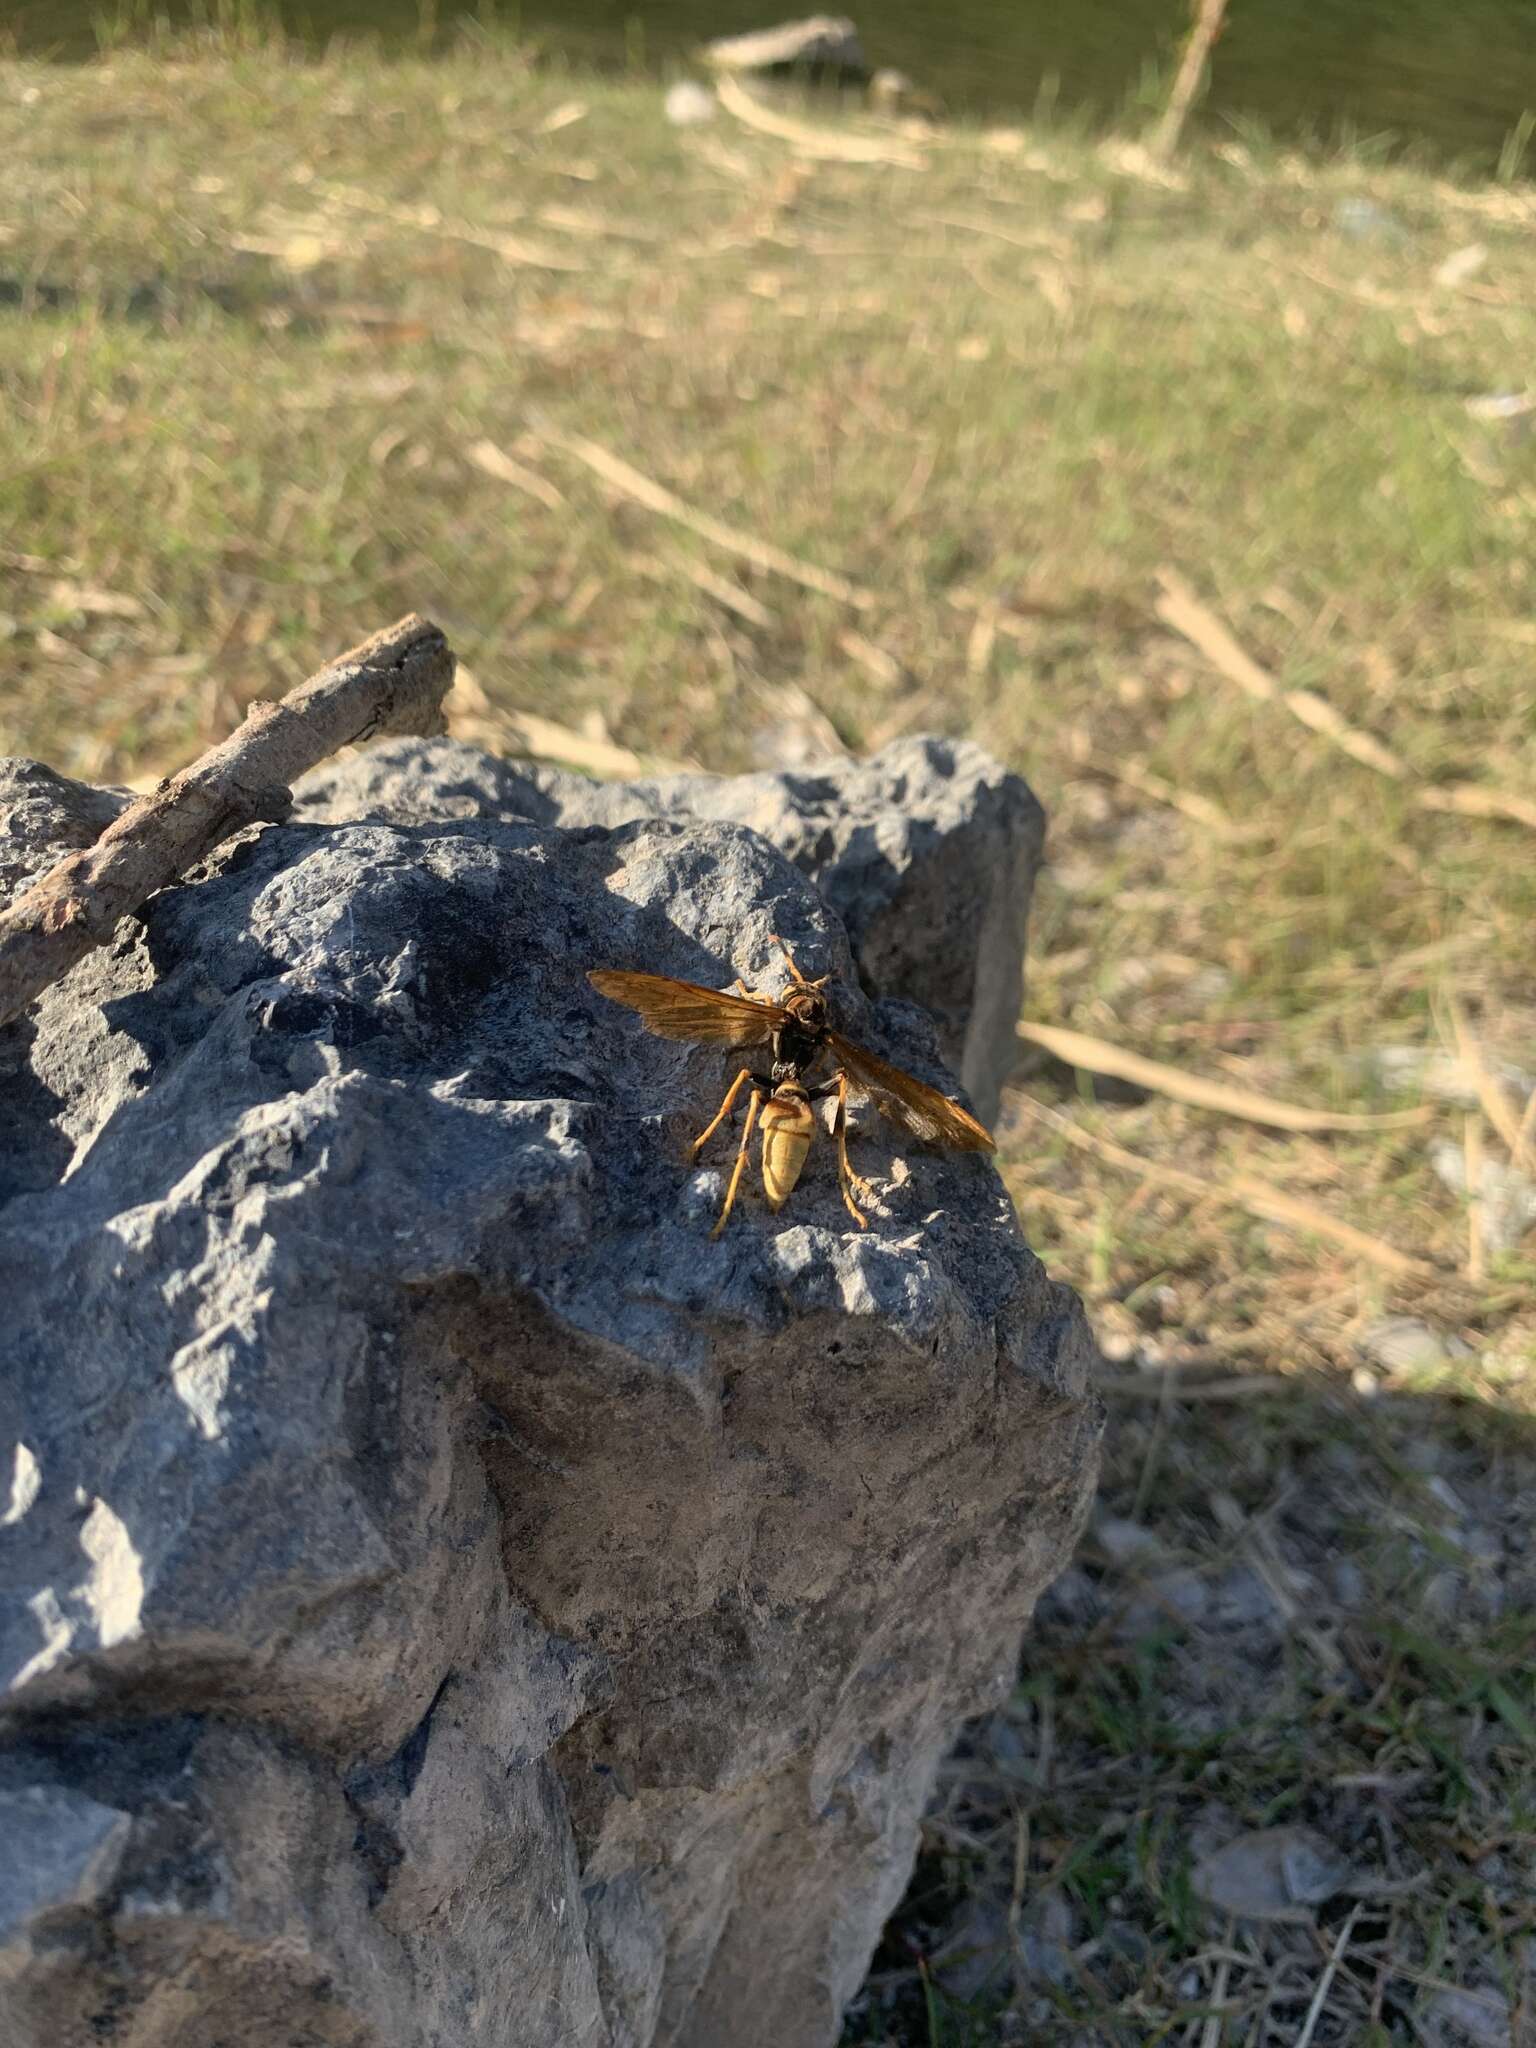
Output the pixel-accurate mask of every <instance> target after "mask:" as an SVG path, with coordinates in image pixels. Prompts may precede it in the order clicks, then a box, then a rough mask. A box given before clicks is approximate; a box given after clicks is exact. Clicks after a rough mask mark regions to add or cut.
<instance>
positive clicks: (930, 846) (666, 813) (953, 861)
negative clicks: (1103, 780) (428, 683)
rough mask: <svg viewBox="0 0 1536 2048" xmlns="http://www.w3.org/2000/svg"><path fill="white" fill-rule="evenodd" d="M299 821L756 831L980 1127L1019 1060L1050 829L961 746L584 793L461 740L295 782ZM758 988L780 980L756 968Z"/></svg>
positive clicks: (376, 757) (612, 785)
mask: <svg viewBox="0 0 1536 2048" xmlns="http://www.w3.org/2000/svg"><path fill="white" fill-rule="evenodd" d="M294 794H295V798H296V800H297V806H298V808H297V811H296V815H297V816H300V817H308V818H316V819H325V820H327V821H329V822H334V823H340V822H342V821H345V820H350V819H361V818H372V819H376V820H380V821H387V822H389V823H398V824H422V823H428V822H436V821H438V820H441V819H446V818H456V817H457V818H462V817H474V816H486V817H494V818H502V819H507V820H511V819H517V818H527V819H530V820H532V821H535V822H538V823H541V824H550V825H566V826H579V825H604V826H608V827H610V828H612V827H614V826H618V825H625V824H630V823H632V822H633V821H634V820H636V819H638V818H675V819H709V820H716V821H721V822H729V823H732V824H738V825H749V826H751V828H752V830H753V831H754V832H760V833H761V834H762V836H763V837H764V838H765V839H767V840H769V841H770V842H771V843H772V844H773V845H774V846H776V847H777V848H778V849H779V851H780V852H781V853H783V854H786V855H788V857H789V859H790V860H791V861H793V863H794V864H795V866H796V867H797V868H798V869H799V870H800V872H801V873H802V874H804V875H806V876H808V877H809V878H810V879H811V881H813V882H814V883H815V884H816V887H817V888H818V889H819V890H820V891H821V893H822V895H823V896H824V897H825V898H826V899H827V901H828V903H829V904H830V905H831V906H832V908H833V910H835V911H836V913H837V915H838V917H839V918H840V919H841V920H842V923H843V925H844V926H845V928H846V930H847V933H848V937H849V940H850V942H851V944H852V946H853V954H854V959H855V961H856V962H857V965H858V970H859V976H860V979H861V981H862V982H863V985H864V988H865V990H866V991H867V992H868V993H869V994H870V995H872V996H900V997H903V998H904V999H905V1000H906V1001H908V1002H914V1003H920V1004H921V1005H922V1007H923V1008H924V1009H925V1010H927V1011H929V1012H930V1014H931V1015H932V1016H933V1017H934V1018H935V1019H936V1021H937V1023H938V1026H939V1042H940V1045H941V1047H942V1048H943V1052H944V1057H945V1059H946V1061H947V1062H948V1064H949V1065H950V1066H951V1067H952V1068H953V1069H954V1070H955V1072H956V1073H957V1074H958V1075H959V1076H960V1080H961V1083H962V1084H963V1086H964V1087H965V1089H966V1091H967V1093H968V1094H969V1095H970V1097H971V1099H972V1101H973V1102H974V1103H975V1105H976V1109H977V1113H978V1114H979V1115H980V1116H981V1118H982V1120H983V1122H985V1123H989V1124H990V1123H991V1122H992V1121H993V1119H994V1118H995V1117H996V1115H997V1109H998V1102H999V1099H1000V1095H1001V1091H1002V1086H1003V1083H1004V1081H1005V1080H1006V1079H1007V1077H1008V1075H1009V1074H1010V1073H1011V1072H1012V1070H1013V1067H1014V1065H1015V1063H1016V1061H1017V1057H1018V1050H1017V1039H1016V1036H1015V1027H1016V1026H1017V1023H1018V1017H1019V1009H1020V1004H1021V1002H1022V999H1023V987H1024V937H1025V927H1026V925H1027V922H1028V918H1029V902H1030V895H1031V893H1032V891H1033V889H1034V884H1035V875H1036V873H1037V871H1038V869H1039V866H1040V858H1041V848H1042V845H1043V841H1044V834H1045V817H1044V813H1043V812H1042V811H1041V809H1040V806H1039V804H1038V803H1037V802H1036V801H1035V798H1034V796H1033V795H1032V794H1031V792H1030V790H1029V788H1028V785H1027V784H1025V783H1024V782H1023V781H1021V780H1020V778H1019V777H1018V776H1017V775H1013V774H1010V773H1009V772H1008V771H1007V770H1006V769H1004V768H1002V767H1000V766H999V765H998V763H997V762H996V761H994V760H993V759H992V758H991V756H990V755H989V754H986V753H984V752H983V751H982V750H981V748H980V747H977V746H973V745H972V744H971V743H970V742H969V741H966V740H944V739H936V738H933V737H931V736H925V737H919V738H912V739H904V740H897V741H895V742H893V744H892V745H890V746H888V747H886V748H884V749H882V751H881V752H880V753H878V754H876V755H874V756H873V757H872V758H871V759H869V760H868V761H833V762H828V763H825V764H824V765H823V766H822V767H821V768H819V769H817V770H816V771H814V772H811V771H800V772H793V773H784V774H776V775H738V776H727V777H718V776H713V775H675V776H670V777H667V778H665V779H664V780H661V781H654V782H589V781H588V780H587V779H586V778H585V777H584V776H580V775H571V774H567V773H565V772H564V771H563V770H561V769H557V768H544V767H536V766H534V765H533V764H531V763H526V764H525V763H516V764H514V763H512V762H509V761H502V760H498V759H497V758H496V757H495V756H494V755H491V754H485V753H482V752H480V750H479V749H478V748H476V747H467V746H465V745H463V744H462V742H460V741H457V740H418V739H402V740H390V741H386V742H384V743H383V744H382V745H380V746H377V747H373V748H371V749H369V751H368V752H367V753H365V754H363V755H361V756H359V757H356V758H354V759H352V760H348V761H343V762H334V763H331V764H328V765H327V766H326V767H323V768H319V769H316V770H315V771H314V772H313V773H312V774H310V775H307V776H305V777H304V778H303V779H302V780H301V781H300V783H299V784H298V787H297V788H296V790H295V792H294ZM764 967H765V971H766V973H767V974H768V976H769V985H770V986H771V987H775V988H776V987H777V986H778V985H779V982H780V980H781V978H782V975H781V970H780V968H779V966H778V965H777V964H776V963H775V962H773V961H771V960H770V961H768V962H765V963H764Z"/></svg>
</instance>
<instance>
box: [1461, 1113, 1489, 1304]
mask: <svg viewBox="0 0 1536 2048" xmlns="http://www.w3.org/2000/svg"><path fill="white" fill-rule="evenodd" d="M1462 1156H1463V1157H1464V1159H1465V1160H1466V1163H1467V1278H1468V1279H1469V1280H1470V1281H1471V1282H1472V1284H1473V1286H1474V1287H1476V1286H1479V1285H1481V1283H1482V1281H1483V1279H1484V1278H1485V1276H1486V1274H1487V1270H1488V1268H1487V1261H1486V1258H1485V1256H1484V1249H1483V1114H1482V1111H1481V1110H1478V1109H1474V1110H1472V1111H1471V1112H1470V1113H1469V1115H1468V1117H1467V1120H1466V1123H1465V1125H1464V1126H1463V1131H1462Z"/></svg>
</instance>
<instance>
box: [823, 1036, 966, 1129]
mask: <svg viewBox="0 0 1536 2048" xmlns="http://www.w3.org/2000/svg"><path fill="white" fill-rule="evenodd" d="M827 1044H828V1046H829V1048H830V1050H831V1053H832V1057H833V1058H834V1059H835V1060H836V1061H837V1062H838V1064H839V1065H840V1066H843V1067H846V1068H847V1070H848V1076H849V1079H850V1080H852V1081H854V1082H856V1083H857V1085H858V1086H859V1087H860V1088H861V1089H862V1090H863V1091H864V1093H865V1094H866V1095H868V1096H869V1097H870V1099H871V1100H872V1101H873V1103H874V1105H875V1107H876V1108H877V1109H878V1110H879V1111H880V1113H881V1115H882V1116H888V1117H889V1118H890V1119H891V1121H892V1122H893V1123H898V1124H900V1125H901V1127H902V1128H903V1130H907V1131H910V1132H911V1134H912V1136H913V1137H914V1138H921V1139H922V1140H923V1142H924V1143H925V1144H928V1145H952V1146H953V1147H954V1148H955V1150H956V1151H957V1152H995V1151H996V1150H997V1146H996V1144H995V1142H994V1140H993V1137H992V1133H991V1132H990V1131H989V1130H988V1129H987V1127H986V1125H985V1124H980V1123H978V1122H977V1121H976V1119H975V1117H973V1116H972V1115H971V1113H970V1111H969V1110H968V1109H962V1108H961V1107H960V1105H959V1103H958V1102H951V1101H950V1099H949V1097H948V1096H947V1095H941V1094H940V1093H939V1091H938V1089H937V1088H930V1087H929V1086H928V1083H927V1082H926V1081H919V1080H917V1079H916V1078H915V1077H914V1076H913V1075H911V1074H906V1073H903V1072H902V1070H901V1068H900V1067H893V1066H892V1065H891V1064H890V1062H889V1061H888V1060H882V1059H877V1058H876V1057H875V1055H874V1054H873V1053H872V1052H867V1051H866V1050H865V1048H864V1047H863V1046H862V1045H855V1044H854V1042H853V1040H852V1039H851V1038H844V1036H843V1034H842V1033H841V1032H840V1031H829V1032H828V1034H827Z"/></svg>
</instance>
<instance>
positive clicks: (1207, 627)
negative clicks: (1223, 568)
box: [1155, 569, 1408, 782]
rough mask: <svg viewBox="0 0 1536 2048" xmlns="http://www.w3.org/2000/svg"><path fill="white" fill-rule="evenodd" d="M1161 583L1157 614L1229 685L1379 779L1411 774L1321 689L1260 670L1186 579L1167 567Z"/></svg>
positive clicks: (1159, 582) (1401, 777) (1405, 764)
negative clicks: (1275, 707)
mask: <svg viewBox="0 0 1536 2048" xmlns="http://www.w3.org/2000/svg"><path fill="white" fill-rule="evenodd" d="M1157 580H1158V584H1159V586H1160V588H1159V592H1158V598H1157V604H1156V607H1155V609H1156V612H1157V616H1158V617H1159V618H1160V619H1161V620H1162V622H1163V624H1164V625H1165V626H1171V627H1172V628H1173V630H1174V631H1175V632H1176V633H1179V634H1182V636H1183V637H1184V638H1185V639H1186V640H1187V641H1189V643H1190V645H1191V646H1192V647H1198V648H1199V650H1200V652H1201V653H1202V654H1203V655H1204V656H1205V658H1206V660H1207V661H1208V662H1209V663H1210V664H1211V666H1212V667H1213V668H1215V669H1218V670H1220V672H1221V674H1222V675H1224V676H1225V677H1226V679H1227V681H1228V682H1229V683H1236V684H1237V687H1238V688H1239V689H1240V690H1243V691H1245V692H1246V693H1247V695H1248V696H1250V697H1254V698H1257V699H1258V700H1259V701H1260V702H1261V703H1280V704H1283V705H1284V706H1285V708H1286V710H1287V711H1289V712H1290V714H1291V716H1292V717H1293V718H1297V719H1299V720H1300V721H1301V723H1302V724H1303V725H1305V726H1310V728H1311V729H1312V731H1313V732H1316V733H1321V734H1322V736H1323V737H1324V739H1330V740H1332V741H1333V743H1334V745H1335V746H1336V747H1339V748H1340V749H1341V750H1342V751H1343V752H1344V753H1346V754H1349V755H1350V756H1351V757H1352V758H1353V759H1354V760H1356V761H1358V762H1360V764H1361V766H1362V767H1365V768H1374V769H1375V770H1376V773H1377V774H1378V775H1386V776H1388V777H1390V778H1391V780H1392V781H1394V782H1401V781H1402V780H1403V779H1404V778H1405V777H1406V776H1407V774H1408V767H1407V763H1406V762H1404V761H1402V760H1401V759H1400V758H1399V757H1398V756H1397V755H1396V754H1394V753H1393V752H1392V749H1391V748H1390V747H1385V746H1383V745H1382V743H1381V741H1380V740H1378V739H1376V738H1374V737H1373V736H1372V734H1370V733H1368V732H1361V731H1360V730H1359V729H1358V728H1357V727H1355V726H1352V725H1351V724H1350V723H1349V721H1348V720H1347V719H1345V718H1342V717H1341V716H1340V715H1339V713H1338V712H1337V711H1335V710H1334V708H1333V706H1332V705H1331V704H1330V703H1329V702H1328V700H1327V698H1326V697H1319V696H1318V694H1317V692H1316V691H1315V690H1285V689H1282V688H1281V686H1280V685H1279V684H1278V683H1277V682H1276V681H1275V679H1274V677H1273V676H1272V675H1270V674H1269V672H1268V670H1267V669H1262V668H1260V666H1259V664H1258V663H1257V662H1256V661H1255V660H1254V659H1253V657H1252V655H1251V654H1249V653H1248V651H1247V649H1246V648H1244V647H1241V646H1240V645H1239V644H1238V642H1237V641H1236V640H1235V639H1234V638H1233V637H1232V635H1231V634H1230V633H1229V632H1228V631H1227V628H1226V627H1225V626H1224V625H1223V624H1222V622H1221V620H1220V619H1218V618H1217V616H1216V614H1215V613H1214V612H1213V611H1211V610H1210V609H1209V608H1208V607H1207V606H1206V605H1203V604H1202V603H1201V602H1200V600H1199V598H1198V597H1196V595H1195V593H1194V592H1193V591H1192V590H1191V589H1190V587H1189V585H1188V584H1187V583H1186V582H1185V581H1184V579H1183V577H1182V576H1179V575H1176V574H1175V572H1174V571H1173V570H1172V569H1164V570H1163V572H1162V573H1161V575H1160V576H1159V577H1158V579H1157Z"/></svg>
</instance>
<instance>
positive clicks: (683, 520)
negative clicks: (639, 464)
mask: <svg viewBox="0 0 1536 2048" xmlns="http://www.w3.org/2000/svg"><path fill="white" fill-rule="evenodd" d="M542 431H543V438H544V439H545V440H546V441H547V442H548V443H549V444H550V446H551V447H554V448H563V449H564V450H565V452H566V454H567V455H574V456H575V458H576V460H577V461H578V462H584V463H585V464H586V466H587V468H588V469H590V470H591V471H592V472H593V474H594V475H595V476H600V477H602V479H603V480H604V482H605V483H610V484H612V485H613V487H614V489H615V490H618V491H622V492H623V493H624V495H625V497H626V498H633V499H634V501H635V503H636V504H637V505H644V506H645V507H646V509H647V510H648V511H651V512H659V513H660V515H661V517H662V518H663V519H672V520H675V521H676V522H677V524H678V525H679V526H686V527H687V528H688V530H689V531H690V532H691V533H696V534H698V535H699V536H700V537H701V539H704V540H707V541H710V542H712V543H713V545H714V546H715V547H717V548H724V549H725V551H726V552H727V554H732V555H738V556H740V558H741V560H742V561H744V562H751V563H752V565H753V566H754V567H755V568H758V569H766V570H767V571H769V573H770V574H772V575H775V576H784V577H787V578H788V579H789V581H790V582H791V583H799V584H801V585H802V586H803V587H804V588H805V589H806V590H814V591H817V592H819V594H820V595H821V596H823V597H830V598H832V599H833V600H834V601H835V602H836V603H838V604H846V605H852V607H853V608H854V610H855V611H869V610H870V609H871V608H872V606H873V605H874V602H875V595H874V592H873V591H872V590H861V589H860V588H859V586H858V585H857V584H856V583H850V582H849V581H848V579H847V578H846V577H845V576H838V575H836V574H835V573H834V572H833V571H832V570H830V569H821V568H818V567H817V566H816V564H815V563H814V562H802V561H801V560H800V559H799V558H798V556H795V555H790V554H786V553H785V551H784V550H783V548H777V547H775V546H774V545H773V543H772V541H766V540H759V539H758V537H757V535H756V534H755V533H744V532H743V531H742V529H741V528H740V527H737V526H727V525H726V524H725V522H724V520H721V519H712V518H711V517H710V515H709V514H708V513H707V512H699V511H696V510H695V509H694V507H693V506H692V505H689V504H687V503H685V502H684V500H683V499H681V498H680V497H678V495H677V493H676V492H675V491H669V490H668V489H667V487H666V485H665V484H659V483H657V481H656V479H655V478H654V477H649V476H646V475H645V473H644V472H643V471H642V470H638V469H636V468H635V467H634V466H633V464H632V463H628V462H626V461H625V460H624V459H623V457H622V456H619V455H613V454H611V453H610V452H609V450H608V449H606V448H604V447H603V446H602V444H601V443H600V442H598V441H589V440H588V439H587V438H586V436H585V435H583V434H563V433H559V432H557V431H556V430H555V429H553V428H550V427H545V428H544V429H543V430H542Z"/></svg>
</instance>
